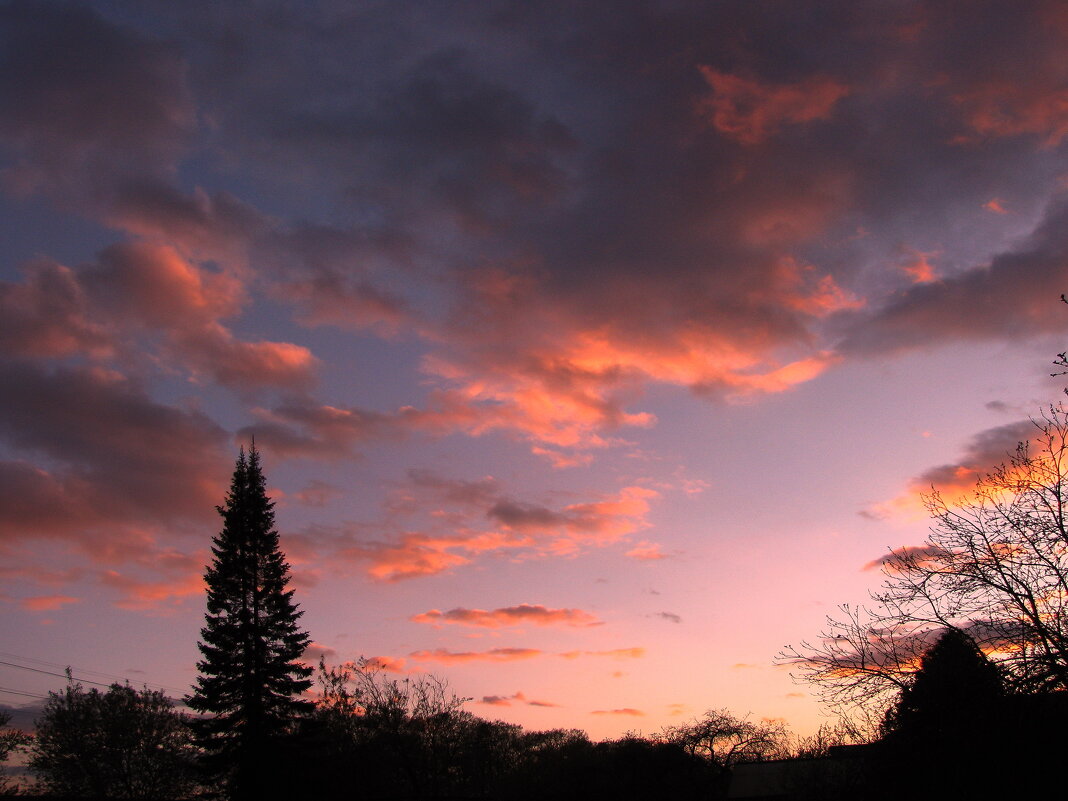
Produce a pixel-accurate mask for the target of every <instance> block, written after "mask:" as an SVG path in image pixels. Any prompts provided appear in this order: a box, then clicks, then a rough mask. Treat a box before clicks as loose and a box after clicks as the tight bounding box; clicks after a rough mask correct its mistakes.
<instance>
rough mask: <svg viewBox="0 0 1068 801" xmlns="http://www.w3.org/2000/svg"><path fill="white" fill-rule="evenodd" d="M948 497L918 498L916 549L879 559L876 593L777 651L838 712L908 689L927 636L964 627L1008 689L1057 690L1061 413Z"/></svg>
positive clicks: (1063, 536) (1063, 611) (1061, 668)
mask: <svg viewBox="0 0 1068 801" xmlns="http://www.w3.org/2000/svg"><path fill="white" fill-rule="evenodd" d="M1033 422H1034V425H1035V428H1034V432H1033V434H1032V436H1031V437H1030V439H1029V441H1028V442H1022V443H1020V444H1019V445H1018V447H1017V448H1016V451H1015V452H1014V453H1012V454H1009V456H1008V460H1007V461H1006V462H1005V463H1004V464H1002V465H999V466H998V467H996V468H995V469H994V470H992V471H991V472H990V473H987V474H986V475H983V476H980V477H979V478H978V480H977V482H976V485H975V489H974V490H973V491H972V492H971V493H970V494H969V495H965V496H963V497H961V498H958V499H947V498H945V497H943V496H942V495H941V494H940V493H939V492H938V491H937V490H934V489H933V490H932V491H931V493H929V494H927V495H924V496H923V497H924V501H925V503H926V506H927V510H928V512H929V513H930V515H931V518H932V521H933V525H932V527H931V531H930V534H929V535H928V537H927V540H926V542H924V543H923V544H922V545H919V546H913V547H905V548H899V549H896V550H892V551H890V552H889V553H888V554H886V556H884V557H883V559H882V560H881V561H882V565H883V567H882V572H883V577H884V580H883V583H882V586H881V587H880V588H879V589H878V590H876V591H874V592H871V593H870V602H869V603H868V604H865V605H863V606H860V607H856V606H850V605H846V606H843V607H842V608H841V609H842V614H841V615H836V616H833V617H829V618H828V620H827V628H826V629H825V631H824V632H823V633H822V634H821V636H820V638H819V640H818V641H816V642H802V643H801V644H800V645H799V646H797V647H788V648H787V649H785V650H784V651H783V652H781V653H780V654H779V658H780V660H782V661H783V662H787V663H790V664H793V665H795V666H796V668H797V669H798V677H799V678H800V679H802V680H804V681H808V682H811V683H812V684H813V685H814V687H815V688H816V690H817V691H818V692H819V693H820V694H821V695H822V696H823V699H824V700H825V701H826V702H828V703H830V704H831V705H833V706H835V707H838V708H839V709H840V710H842V711H850V712H853V711H859V712H861V713H863V712H865V711H868V712H871V713H873V714H874V715H875V716H876V718H878V717H880V716H881V715H882V713H883V711H884V710H885V709H886V708H887V707H888V706H889V705H890V703H891V702H892V701H891V699H892V698H895V697H897V696H898V693H899V692H901V690H903V689H904V688H906V687H908V686H909V685H910V684H911V683H912V673H913V671H914V669H915V665H916V662H917V661H918V660H919V659H920V657H921V656H922V655H923V653H924V651H925V650H926V648H927V647H928V645H929V643H930V642H931V639H932V635H933V634H935V633H936V632H939V631H942V630H945V629H947V628H957V629H961V630H963V631H966V632H967V633H968V634H969V635H970V636H972V637H973V638H974V639H975V640H976V641H977V642H978V643H979V645H980V646H981V647H982V649H983V651H985V652H987V653H990V654H992V658H993V659H994V660H995V661H996V662H997V663H998V665H999V667H1000V669H1001V671H1002V674H1003V676H1004V678H1005V682H1006V685H1007V687H1008V688H1009V689H1010V690H1011V691H1012V692H1024V693H1036V692H1049V691H1063V690H1068V504H1066V503H1065V498H1066V497H1068V408H1065V407H1062V406H1056V407H1051V408H1049V409H1048V410H1046V412H1045V413H1044V414H1043V416H1042V417H1039V418H1034V419H1033Z"/></svg>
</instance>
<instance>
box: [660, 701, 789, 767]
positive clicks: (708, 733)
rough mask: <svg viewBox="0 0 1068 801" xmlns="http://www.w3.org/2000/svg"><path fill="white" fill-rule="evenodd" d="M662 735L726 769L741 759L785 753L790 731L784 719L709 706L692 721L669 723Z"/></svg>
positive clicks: (754, 758) (753, 758)
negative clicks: (744, 715) (754, 717)
mask: <svg viewBox="0 0 1068 801" xmlns="http://www.w3.org/2000/svg"><path fill="white" fill-rule="evenodd" d="M661 736H662V738H663V739H664V740H665V741H666V742H669V743H672V744H674V745H678V746H680V747H681V748H682V749H683V750H684V751H686V752H687V753H688V754H691V755H693V756H699V757H703V758H704V759H707V760H708V761H709V762H712V763H714V764H716V765H718V766H719V767H720V768H722V769H725V770H729V769H731V768H733V767H734V766H735V765H737V764H739V763H742V762H758V761H760V760H764V759H775V758H777V757H780V756H785V755H786V752H787V747H788V746H787V740H788V734H787V731H786V728H785V726H784V725H783V724H782V723H781V722H776V721H768V720H761V721H759V722H755V721H751V720H749V719H748V718H740V717H738V716H737V715H734V714H733V713H731V712H729V711H728V710H726V709H710V710H708V711H707V712H706V713H705V714H704V717H701V718H698V719H696V720H694V721H692V722H690V723H684V724H682V725H681V726H669V727H667V728H665V729H664V730H663V733H662V735H661Z"/></svg>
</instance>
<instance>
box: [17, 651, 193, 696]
mask: <svg viewBox="0 0 1068 801" xmlns="http://www.w3.org/2000/svg"><path fill="white" fill-rule="evenodd" d="M0 655H3V656H14V657H15V658H16V659H22V660H24V661H27V662H29V661H34V662H38V663H39V664H46V665H52V666H54V667H59V665H54V663H51V662H44V661H43V660H40V659H34V660H31V659H29V658H28V657H22V656H16V655H15V654H7V653H2V652H0ZM0 665H6V666H7V667H13V668H18V669H19V670H29V671H32V672H34V673H40V674H42V675H45V676H55V677H57V678H60V679H66V678H68V676H67V674H66V673H55V672H53V671H51V670H42V669H41V668H35V667H29V666H28V665H18V664H16V663H14V662H7V661H4V660H0ZM70 671H71V675H70V677H69V678H73V679H75V680H76V681H79V682H82V683H84V684H95V685H96V686H97V687H110V686H111V685H112V684H115V683H116V682H117V681H118V679H120V678H121V679H122V680H123V681H125V682H126V683H127V684H130V685H132V686H133V685H136V684H144V685H145V686H146V687H147V686H153V687H159V688H160V689H162V690H169V691H171V692H176V693H181V694H183V695H184V694H185V690H179V689H177V688H176V687H167V686H165V685H162V684H155V685H149V684H148V683H147V682H131V681H130V680H129V679H128V678H126V677H125V676H112V677H111V678H114V679H115V680H116V681H111V682H103V681H93V680H92V679H83V678H80V677H79V676H75V675H74V668H70ZM78 673H79V674H82V673H88V674H90V675H95V676H105V677H108V674H107V673H100V672H99V671H94V670H78Z"/></svg>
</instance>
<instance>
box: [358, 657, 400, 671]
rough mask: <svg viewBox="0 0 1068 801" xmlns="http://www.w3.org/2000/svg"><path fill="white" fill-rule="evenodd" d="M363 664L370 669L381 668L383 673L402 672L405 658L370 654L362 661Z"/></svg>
mask: <svg viewBox="0 0 1068 801" xmlns="http://www.w3.org/2000/svg"><path fill="white" fill-rule="evenodd" d="M364 665H365V666H366V667H367V668H368V669H370V670H381V671H383V672H385V673H404V672H405V670H406V665H407V660H405V659H402V658H398V657H392V656H372V657H369V658H367V659H366V660H365V661H364Z"/></svg>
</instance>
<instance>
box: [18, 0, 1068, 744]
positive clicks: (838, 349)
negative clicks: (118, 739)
mask: <svg viewBox="0 0 1068 801" xmlns="http://www.w3.org/2000/svg"><path fill="white" fill-rule="evenodd" d="M1066 54H1068V7H1066V6H1065V4H1064V3H1063V2H1059V1H1057V0H1051V1H1050V2H1038V1H1036V2H1022V3H1005V2H964V1H963V0H960V1H957V2H907V0H902V1H901V2H884V1H883V0H872V1H871V2H857V0H842V1H841V2H832V1H830V0H819V2H817V1H816V0H812V1H811V2H801V1H797V2H792V1H791V2H788V1H786V0H781V1H778V2H761V1H760V0H736V1H735V2H718V1H717V2H710V1H709V0H702V1H700V2H698V1H697V0H695V1H694V2H685V1H684V0H663V1H662V2H653V1H652V0H650V2H641V3H639V2H608V1H607V0H605V1H604V2H590V3H573V2H568V3H557V2H515V1H513V2H493V1H492V0H479V1H478V2H474V1H472V2H450V1H449V0H440V1H437V2H430V1H428V2H403V1H402V0H398V1H397V2H389V1H383V0H378V1H376V2H370V1H368V2H352V1H351V0H346V1H345V2H342V1H341V0H318V1H315V2H300V3H296V2H290V3H283V2H226V3H220V2H215V1H214V0H186V2H182V3H174V2H170V1H169V0H168V1H164V0H158V2H153V1H151V0H137V2H132V1H131V2H120V1H118V0H116V1H115V2H73V3H52V2H0V621H2V622H0V662H5V663H10V664H7V665H4V664H0V688H2V689H0V704H6V705H8V706H16V707H17V706H20V705H22V704H27V703H30V704H32V703H37V702H38V699H37V698H35V697H34V696H39V695H43V694H44V693H45V692H46V691H47V690H49V689H55V688H57V687H59V686H61V685H62V679H60V678H57V677H55V676H50V675H46V673H41V672H35V671H34V670H27V669H25V668H26V667H32V668H35V669H36V670H37V671H49V672H58V673H62V666H65V665H71V666H73V668H74V673H75V675H76V676H81V677H83V678H85V679H88V680H94V681H105V682H106V681H108V680H110V677H125V678H128V679H129V680H130V681H131V682H133V683H135V684H141V683H148V684H149V685H150V686H154V687H155V686H163V687H166V688H168V691H169V692H171V693H172V694H173V695H175V696H178V695H180V694H181V693H182V692H183V691H185V690H187V689H188V687H189V685H190V684H191V682H192V681H193V679H194V676H195V662H196V660H197V658H198V652H197V648H196V643H197V639H198V635H199V628H200V626H201V625H202V623H203V615H204V587H203V580H202V575H203V571H204V567H205V565H206V564H207V561H208V559H209V555H210V554H209V548H210V541H211V537H212V536H213V535H215V534H216V533H217V532H218V530H219V523H220V521H219V517H218V514H217V513H216V511H215V506H216V505H217V504H220V503H222V501H223V496H224V493H225V490H226V487H227V485H228V481H229V476H230V474H231V472H232V470H233V465H234V460H235V458H236V457H237V454H238V449H239V447H240V446H242V445H246V446H247V444H248V443H249V442H250V441H251V439H252V438H253V437H255V442H256V446H257V448H258V449H260V451H261V453H262V457H263V461H264V468H265V471H266V474H267V478H268V483H269V487H270V490H269V491H270V494H271V496H272V497H273V499H274V500H275V501H276V513H277V522H278V529H279V531H280V533H281V539H282V547H283V548H284V550H285V551H286V553H287V555H288V558H289V561H290V563H291V564H292V567H293V583H294V586H295V588H296V600H297V601H298V603H299V604H300V606H301V608H302V609H303V610H304V611H305V615H304V618H303V622H304V624H305V626H306V627H307V629H308V631H309V633H310V634H311V636H312V638H313V640H314V641H315V643H316V645H315V648H314V653H313V654H311V656H312V657H315V658H317V656H318V655H319V654H323V655H325V657H326V659H327V661H328V662H331V663H334V664H337V663H341V662H344V661H347V660H353V659H356V658H357V657H359V656H361V655H362V656H365V657H368V658H375V659H377V660H378V663H379V664H380V665H381V666H382V668H383V669H385V670H389V671H394V672H395V675H396V676H397V677H401V678H402V677H404V676H405V675H408V674H410V673H413V672H414V673H419V672H423V671H429V672H432V673H434V674H435V675H438V676H442V677H445V678H447V679H448V680H449V682H450V685H451V687H452V689H453V690H454V691H455V692H456V693H458V694H459V695H461V696H467V697H471V698H472V699H473V700H472V701H471V702H470V703H469V704H468V705H467V709H469V710H470V711H471V712H474V713H475V714H478V715H481V716H484V717H490V718H499V719H502V720H507V721H513V722H517V723H521V724H523V725H524V726H527V727H531V728H539V729H544V728H551V727H576V728H582V729H585V730H587V731H588V732H589V733H590V734H591V736H593V737H595V738H601V737H608V736H618V735H619V734H620V733H622V732H624V731H626V730H640V731H642V732H644V733H646V734H651V733H655V732H657V731H659V730H660V728H661V727H663V726H666V725H674V724H678V723H680V722H684V721H686V720H687V719H689V718H691V717H693V716H696V715H700V714H701V713H703V712H704V711H705V710H706V709H709V708H721V707H726V708H729V709H731V710H733V711H734V712H735V713H737V714H740V715H745V714H750V715H752V716H753V717H754V718H762V717H768V718H784V719H785V720H786V721H787V722H788V723H789V724H790V725H791V726H792V727H793V728H794V729H795V730H797V731H801V732H808V731H811V730H812V729H814V728H815V727H816V726H817V725H819V723H820V721H821V720H822V719H823V718H821V713H820V708H819V706H818V705H817V703H816V702H815V700H814V699H813V698H812V697H811V696H810V695H809V693H808V690H807V688H806V687H805V686H802V685H796V684H794V683H793V682H792V681H791V678H790V675H789V670H788V669H787V668H784V667H782V666H776V665H775V664H774V658H775V655H776V653H777V652H778V651H779V650H780V649H781V648H782V647H783V646H785V645H788V644H794V643H798V642H799V641H800V640H802V639H806V638H813V637H815V636H817V635H818V633H819V631H820V630H821V627H822V622H823V619H824V617H825V616H826V615H827V614H829V613H833V612H834V610H835V608H836V606H837V605H838V604H840V603H844V602H857V601H862V600H863V599H864V597H865V594H866V591H867V590H868V589H869V588H874V587H875V586H877V584H878V581H879V573H878V571H877V569H875V568H874V567H873V565H874V564H876V563H877V562H878V559H879V557H880V556H881V555H882V554H883V553H885V551H886V550H887V548H890V547H898V546H905V545H916V544H919V543H920V542H922V540H923V538H924V535H925V532H926V529H927V524H926V521H925V519H924V514H923V510H922V506H921V505H920V502H919V497H920V493H922V492H924V491H928V490H929V489H930V488H931V486H932V485H935V486H937V487H939V488H941V489H943V490H945V491H946V492H947V493H949V494H952V493H958V492H960V491H962V490H964V489H966V488H967V487H968V486H969V485H971V484H972V483H974V480H975V476H976V474H977V473H980V472H983V471H984V470H987V469H989V468H990V467H992V466H993V465H995V464H997V463H998V462H999V461H1001V460H1002V459H1003V458H1004V457H1005V455H1006V453H1007V452H1008V451H1010V450H1012V449H1013V448H1014V447H1015V445H1016V443H1017V442H1018V441H1019V440H1021V439H1025V438H1027V437H1028V436H1030V434H1031V430H1032V426H1031V423H1030V422H1029V421H1028V417H1029V416H1031V415H1036V414H1040V413H1041V410H1042V407H1043V405H1046V406H1048V405H1049V404H1050V403H1056V402H1057V401H1058V399H1060V398H1063V395H1062V388H1063V387H1064V385H1065V383H1066V382H1068V378H1053V377H1051V376H1050V373H1051V372H1053V371H1054V370H1055V368H1054V366H1053V364H1052V362H1053V359H1054V358H1055V357H1056V355H1057V353H1059V352H1061V351H1063V350H1064V349H1065V347H1068V306H1065V305H1064V304H1062V303H1061V302H1060V294H1061V292H1064V291H1068V58H1066ZM12 665H20V666H22V667H13V666H12ZM17 693H24V694H23V695H19V694H17Z"/></svg>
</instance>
